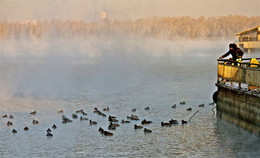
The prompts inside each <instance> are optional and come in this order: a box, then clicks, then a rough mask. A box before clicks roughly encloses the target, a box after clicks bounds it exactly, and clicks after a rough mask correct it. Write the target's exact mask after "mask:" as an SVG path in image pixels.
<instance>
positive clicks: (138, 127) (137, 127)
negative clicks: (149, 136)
mask: <svg viewBox="0 0 260 158" xmlns="http://www.w3.org/2000/svg"><path fill="white" fill-rule="evenodd" d="M134 128H135V129H141V128H143V126H141V125H136V124H135V125H134Z"/></svg>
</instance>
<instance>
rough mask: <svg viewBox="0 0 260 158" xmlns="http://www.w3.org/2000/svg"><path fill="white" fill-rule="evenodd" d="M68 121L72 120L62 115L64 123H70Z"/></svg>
mask: <svg viewBox="0 0 260 158" xmlns="http://www.w3.org/2000/svg"><path fill="white" fill-rule="evenodd" d="M68 122H72V120H71V119H69V118H67V117H66V116H64V115H62V123H68Z"/></svg>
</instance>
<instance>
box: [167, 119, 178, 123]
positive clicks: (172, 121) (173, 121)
mask: <svg viewBox="0 0 260 158" xmlns="http://www.w3.org/2000/svg"><path fill="white" fill-rule="evenodd" d="M169 122H170V123H171V124H179V122H178V121H177V120H173V119H171V120H170V121H169Z"/></svg>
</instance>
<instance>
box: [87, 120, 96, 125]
mask: <svg viewBox="0 0 260 158" xmlns="http://www.w3.org/2000/svg"><path fill="white" fill-rule="evenodd" d="M89 124H90V125H96V124H97V122H96V121H92V120H89Z"/></svg>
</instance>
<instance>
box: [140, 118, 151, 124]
mask: <svg viewBox="0 0 260 158" xmlns="http://www.w3.org/2000/svg"><path fill="white" fill-rule="evenodd" d="M151 123H152V121H146V119H144V120H143V121H142V122H141V124H142V125H143V124H151Z"/></svg>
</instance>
